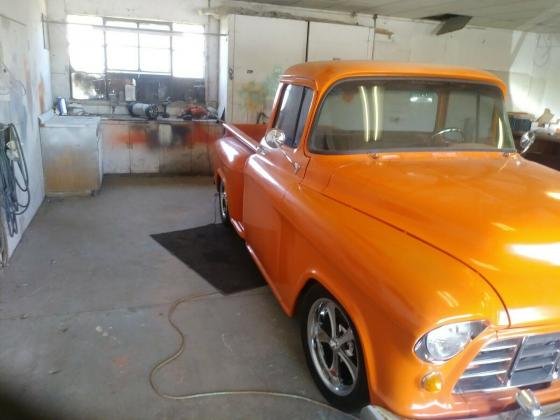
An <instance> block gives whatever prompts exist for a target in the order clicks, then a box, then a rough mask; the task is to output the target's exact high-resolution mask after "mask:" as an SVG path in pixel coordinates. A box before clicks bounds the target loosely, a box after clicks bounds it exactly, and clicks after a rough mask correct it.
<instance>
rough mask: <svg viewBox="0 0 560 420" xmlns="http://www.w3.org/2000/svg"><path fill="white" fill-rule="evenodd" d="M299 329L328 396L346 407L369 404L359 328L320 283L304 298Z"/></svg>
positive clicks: (315, 374) (313, 369)
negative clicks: (357, 330) (357, 329)
mask: <svg viewBox="0 0 560 420" xmlns="http://www.w3.org/2000/svg"><path fill="white" fill-rule="evenodd" d="M300 328H301V340H302V344H303V348H304V352H305V357H306V359H307V365H308V367H309V370H310V371H311V376H312V377H313V380H314V381H315V384H316V385H317V387H318V388H319V390H320V391H321V393H322V394H323V396H324V397H325V399H326V400H327V401H328V402H329V403H331V404H332V405H334V406H335V407H337V408H340V409H343V410H355V409H360V408H362V407H363V406H364V405H366V404H367V401H368V387H367V380H366V375H365V367H364V359H363V355H362V354H363V353H362V348H361V344H360V340H359V337H358V334H357V332H356V328H355V327H354V324H353V323H352V321H351V320H350V317H349V316H348V314H347V313H346V311H345V310H344V308H343V307H342V305H340V303H338V302H337V300H336V299H335V298H334V297H333V296H331V295H330V294H329V293H328V292H327V291H326V290H325V289H323V288H322V287H320V286H319V285H316V286H313V287H312V288H311V289H310V290H309V291H308V292H307V294H306V295H305V297H304V299H303V302H302V307H301V308H300Z"/></svg>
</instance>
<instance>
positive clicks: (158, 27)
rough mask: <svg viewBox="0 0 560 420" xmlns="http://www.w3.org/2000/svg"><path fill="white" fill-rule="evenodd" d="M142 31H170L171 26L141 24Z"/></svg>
mask: <svg viewBox="0 0 560 420" xmlns="http://www.w3.org/2000/svg"><path fill="white" fill-rule="evenodd" d="M139 26H140V29H150V30H152V31H169V30H170V29H171V26H170V25H169V24H165V23H140V24H139Z"/></svg>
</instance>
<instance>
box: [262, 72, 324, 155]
mask: <svg viewBox="0 0 560 420" xmlns="http://www.w3.org/2000/svg"><path fill="white" fill-rule="evenodd" d="M290 87H297V88H301V89H303V91H302V95H301V98H300V100H299V110H298V112H297V115H296V117H295V119H294V120H295V126H294V130H293V131H294V132H293V134H292V136H293V139H292V138H291V137H290V136H288V135H287V136H286V139H287V141H286V143H285V144H284V146H286V147H289V148H290V149H297V148H298V147H299V146H301V144H302V142H301V140H302V138H303V136H304V134H305V127H306V125H307V121H308V119H309V116H310V115H311V111H312V108H313V100H314V98H315V89H313V88H312V87H310V86H307V85H306V84H301V83H294V82H288V81H282V82H281V86H280V89H279V95H278V99H277V101H276V103H277V105H276V109H275V111H274V116H273V118H274V119H273V121H274V123H273V124H272V125H271V127H272V128H280V127H278V119H279V117H280V113H281V111H282V109H281V108H282V104H283V102H284V98H285V95H286V92H287V91H288V89H289V88H290ZM304 105H306V109H304ZM302 117H303V119H302ZM280 129H281V130H282V128H280ZM284 132H285V130H284ZM286 134H288V133H286Z"/></svg>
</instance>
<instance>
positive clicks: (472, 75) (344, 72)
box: [282, 61, 507, 96]
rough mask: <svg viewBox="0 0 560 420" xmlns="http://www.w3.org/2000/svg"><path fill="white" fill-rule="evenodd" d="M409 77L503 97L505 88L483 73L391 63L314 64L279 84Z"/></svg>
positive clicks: (286, 76) (289, 72) (323, 84)
mask: <svg viewBox="0 0 560 420" xmlns="http://www.w3.org/2000/svg"><path fill="white" fill-rule="evenodd" d="M368 76H374V77H376V76H377V77H383V76H384V77H411V78H430V79H431V78H435V79H455V80H466V81H475V82H480V83H485V84H492V85H495V86H497V87H499V88H500V89H501V91H502V93H503V95H504V96H505V95H506V92H507V88H506V85H505V84H504V82H502V81H501V80H500V79H499V78H498V77H496V76H495V75H493V74H492V73H489V72H487V71H483V70H476V69H471V68H467V67H452V66H443V65H434V64H422V63H402V62H391V61H315V62H308V63H303V64H297V65H295V66H292V67H290V68H288V69H287V70H286V71H285V72H284V75H283V76H282V80H283V81H293V80H294V79H300V80H301V79H306V80H308V81H311V82H313V83H314V84H315V85H316V87H317V89H318V90H323V89H327V88H328V87H330V86H331V85H332V84H333V83H335V82H336V81H338V80H341V79H346V78H351V77H368Z"/></svg>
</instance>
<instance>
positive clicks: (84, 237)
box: [0, 177, 348, 419]
mask: <svg viewBox="0 0 560 420" xmlns="http://www.w3.org/2000/svg"><path fill="white" fill-rule="evenodd" d="M214 220H215V219H214V187H213V185H212V182H211V179H210V178H186V177H174V178H160V177H107V178H106V179H105V181H104V186H103V189H102V191H101V192H100V194H99V195H98V196H96V197H87V198H69V199H64V200H52V199H48V200H46V201H45V203H44V204H43V206H42V208H41V209H40V211H39V213H38V214H37V216H36V218H35V220H34V221H33V223H32V225H31V226H30V228H29V229H28V230H27V232H26V233H25V236H24V240H23V241H22V243H21V244H20V246H19V248H18V249H17V250H16V253H15V255H14V257H13V258H12V260H11V262H10V265H9V267H8V268H6V269H4V271H2V272H0V390H1V391H2V392H3V393H7V394H9V395H10V396H11V397H12V398H15V399H16V400H17V401H18V402H19V403H20V404H21V405H23V406H25V407H27V408H35V409H36V410H38V413H39V414H41V410H47V411H46V413H48V414H50V415H52V416H54V417H56V418H58V419H288V418H290V419H307V418H310V419H311V418H312V419H339V418H340V419H343V418H348V416H345V415H343V414H341V413H337V412H333V411H330V410H328V409H325V408H321V407H319V406H315V405H313V404H310V403H306V402H301V401H294V400H282V399H278V398H272V397H255V396H243V397H214V398H211V399H204V400H194V401H172V400H165V399H162V398H160V397H158V396H157V395H156V394H155V393H154V392H153V391H152V389H151V388H150V386H149V384H148V373H149V371H150V369H151V368H152V367H153V366H154V364H155V363H156V362H157V361H159V360H160V359H162V358H164V357H165V356H167V355H168V354H170V353H171V352H173V351H174V350H175V348H176V346H177V343H178V337H177V335H176V333H175V332H174V331H173V330H172V329H171V327H170V326H169V324H168V322H167V319H166V314H167V310H168V308H169V306H170V304H171V303H172V302H173V301H175V300H176V299H178V298H180V297H182V296H185V295H195V294H200V293H212V292H215V289H214V288H213V287H212V286H211V285H209V284H208V283H206V281H204V280H203V279H202V278H201V277H200V276H198V274H196V273H195V272H193V271H192V270H190V269H189V268H188V267H187V266H186V265H184V264H183V263H182V262H180V261H179V260H177V259H176V258H175V257H173V256H172V255H171V254H169V253H168V252H167V251H166V250H165V249H164V248H162V247H161V246H160V245H159V244H157V243H156V242H155V241H154V240H153V239H151V237H150V234H153V233H161V232H167V231H173V230H179V229H186V228H190V227H195V226H201V225H205V224H208V223H212V222H214ZM175 319H176V322H177V323H178V324H179V325H180V326H181V328H182V329H183V330H184V332H185V334H186V340H187V348H186V351H185V352H184V353H183V355H182V356H181V357H180V358H179V359H178V360H176V361H174V362H173V364H172V365H170V366H167V367H165V368H164V369H163V370H162V371H161V372H160V373H159V374H158V375H157V377H156V381H157V383H158V384H159V385H160V387H161V390H162V391H164V392H167V393H170V394H185V393H196V392H204V391H220V390H248V389H259V390H270V391H281V392H289V393H294V394H299V395H304V396H307V397H311V398H313V399H317V400H319V401H323V399H322V397H321V396H320V394H319V393H318V391H317V389H316V388H315V386H314V384H313V382H312V380H311V377H310V375H309V373H308V371H307V367H306V366H305V360H304V357H303V352H302V350H301V346H300V343H299V335H298V327H297V324H296V322H295V321H294V320H292V319H289V318H287V317H286V316H285V315H284V313H283V312H282V311H281V309H280V307H279V305H278V304H277V303H276V301H275V300H274V298H273V296H272V295H271V293H270V292H269V290H268V288H266V287H263V288H260V289H255V290H252V291H249V292H244V293H240V294H236V295H230V296H222V295H220V294H214V295H211V296H208V297H205V298H201V299H198V300H196V301H194V302H191V303H188V304H185V305H182V306H180V307H179V308H178V310H177V312H176V315H175ZM0 409H1V407H0Z"/></svg>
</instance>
